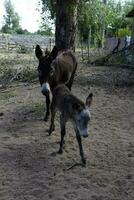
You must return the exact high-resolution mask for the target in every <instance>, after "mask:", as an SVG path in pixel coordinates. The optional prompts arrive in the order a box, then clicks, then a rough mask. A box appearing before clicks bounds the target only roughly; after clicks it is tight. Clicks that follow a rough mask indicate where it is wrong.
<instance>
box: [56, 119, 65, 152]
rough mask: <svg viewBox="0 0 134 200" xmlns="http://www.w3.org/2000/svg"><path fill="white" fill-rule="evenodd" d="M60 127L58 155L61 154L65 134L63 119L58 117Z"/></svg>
mask: <svg viewBox="0 0 134 200" xmlns="http://www.w3.org/2000/svg"><path fill="white" fill-rule="evenodd" d="M60 127H61V141H60V149H59V151H58V153H59V154H62V152H63V150H62V149H63V144H64V136H65V134H66V128H65V120H64V117H63V116H62V115H61V116H60Z"/></svg>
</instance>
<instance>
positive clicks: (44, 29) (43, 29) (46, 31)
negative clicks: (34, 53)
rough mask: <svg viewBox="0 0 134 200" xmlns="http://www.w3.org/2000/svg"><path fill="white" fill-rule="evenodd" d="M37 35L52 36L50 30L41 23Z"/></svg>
mask: <svg viewBox="0 0 134 200" xmlns="http://www.w3.org/2000/svg"><path fill="white" fill-rule="evenodd" d="M37 34H40V35H46V36H53V33H52V28H51V27H49V26H48V25H47V24H46V23H43V22H42V25H41V26H40V29H39V30H38V31H37Z"/></svg>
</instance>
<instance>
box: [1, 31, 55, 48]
mask: <svg viewBox="0 0 134 200" xmlns="http://www.w3.org/2000/svg"><path fill="white" fill-rule="evenodd" d="M37 44H39V45H41V47H42V48H48V49H49V50H51V49H52V48H53V46H54V45H55V40H54V38H53V37H45V36H40V35H9V34H0V50H7V51H10V50H14V51H15V50H19V49H24V48H26V49H28V50H31V51H32V50H34V49H35V46H36V45H37Z"/></svg>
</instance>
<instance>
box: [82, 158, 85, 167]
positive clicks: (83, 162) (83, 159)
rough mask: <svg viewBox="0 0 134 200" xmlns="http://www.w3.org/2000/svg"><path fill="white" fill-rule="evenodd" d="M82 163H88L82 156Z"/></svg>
mask: <svg viewBox="0 0 134 200" xmlns="http://www.w3.org/2000/svg"><path fill="white" fill-rule="evenodd" d="M82 164H83V166H85V165H86V159H85V158H82Z"/></svg>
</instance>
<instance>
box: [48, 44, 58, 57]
mask: <svg viewBox="0 0 134 200" xmlns="http://www.w3.org/2000/svg"><path fill="white" fill-rule="evenodd" d="M57 54H58V49H57V47H56V46H54V47H53V50H52V51H51V53H50V57H51V59H52V60H54V59H55V58H56V56H57Z"/></svg>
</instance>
